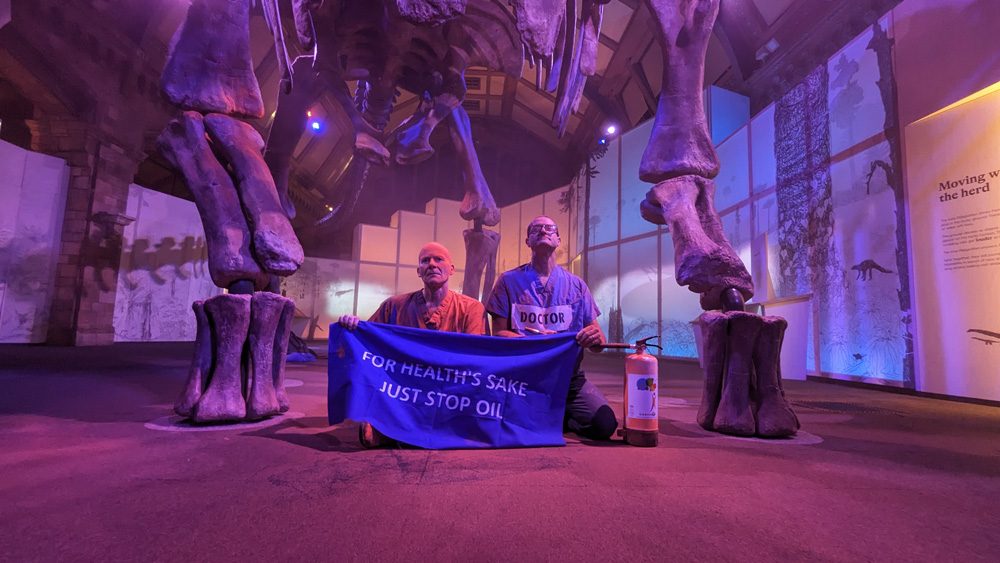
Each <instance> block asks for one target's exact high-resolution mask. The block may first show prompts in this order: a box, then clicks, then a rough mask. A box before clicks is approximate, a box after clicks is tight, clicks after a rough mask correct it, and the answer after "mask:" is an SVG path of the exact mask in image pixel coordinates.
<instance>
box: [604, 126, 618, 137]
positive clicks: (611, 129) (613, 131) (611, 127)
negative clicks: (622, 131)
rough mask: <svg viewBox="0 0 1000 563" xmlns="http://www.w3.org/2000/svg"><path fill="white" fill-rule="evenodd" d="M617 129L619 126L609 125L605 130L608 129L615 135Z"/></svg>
mask: <svg viewBox="0 0 1000 563" xmlns="http://www.w3.org/2000/svg"><path fill="white" fill-rule="evenodd" d="M617 130H618V128H617V127H615V126H614V125H608V128H607V129H605V131H607V133H608V135H614V134H615V131H617Z"/></svg>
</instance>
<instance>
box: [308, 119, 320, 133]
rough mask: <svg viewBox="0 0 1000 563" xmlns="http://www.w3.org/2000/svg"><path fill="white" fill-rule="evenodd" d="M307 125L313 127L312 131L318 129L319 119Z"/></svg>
mask: <svg viewBox="0 0 1000 563" xmlns="http://www.w3.org/2000/svg"><path fill="white" fill-rule="evenodd" d="M309 126H310V127H312V128H313V131H319V128H320V124H319V121H313V122H312V123H310V124H309Z"/></svg>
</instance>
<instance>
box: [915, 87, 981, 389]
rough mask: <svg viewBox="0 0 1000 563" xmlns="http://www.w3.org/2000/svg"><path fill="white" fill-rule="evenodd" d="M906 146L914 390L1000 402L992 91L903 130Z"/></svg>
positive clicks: (971, 98)
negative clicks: (912, 307) (913, 327)
mask: <svg viewBox="0 0 1000 563" xmlns="http://www.w3.org/2000/svg"><path fill="white" fill-rule="evenodd" d="M993 88H995V87H993ZM993 88H991V89H993ZM906 148H907V151H906V157H907V158H906V161H907V177H908V188H909V195H908V197H909V204H910V214H911V217H910V218H911V223H910V224H911V233H912V245H913V247H912V252H913V281H914V299H915V305H916V318H915V319H914V320H915V322H916V323H917V326H916V328H917V342H916V352H917V366H916V367H917V389H918V390H920V391H927V392H931V393H944V394H948V395H957V396H962V397H974V398H979V399H990V400H1000V299H998V298H997V290H998V289H1000V283H998V282H1000V90H994V91H991V92H984V93H981V94H979V95H977V96H973V97H970V98H969V99H967V100H966V101H963V102H961V103H959V104H956V105H954V106H951V107H949V108H946V109H944V110H942V111H940V112H937V113H935V114H933V115H931V116H928V117H926V118H924V119H922V120H920V121H917V122H914V123H912V124H910V125H909V126H907V128H906Z"/></svg>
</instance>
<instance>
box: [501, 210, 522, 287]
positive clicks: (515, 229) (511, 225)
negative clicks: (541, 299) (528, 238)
mask: <svg viewBox="0 0 1000 563" xmlns="http://www.w3.org/2000/svg"><path fill="white" fill-rule="evenodd" d="M500 217H501V219H500V231H499V232H500V246H499V247H498V248H497V272H498V273H499V272H506V271H507V270H510V269H512V268H516V267H517V266H519V265H520V264H523V263H524V262H526V261H527V260H521V249H522V248H525V247H524V235H523V234H522V233H521V204H520V203H515V204H513V205H508V206H507V207H504V208H503V209H501V210H500ZM525 250H527V248H525Z"/></svg>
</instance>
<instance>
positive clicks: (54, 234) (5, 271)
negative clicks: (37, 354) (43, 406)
mask: <svg viewBox="0 0 1000 563" xmlns="http://www.w3.org/2000/svg"><path fill="white" fill-rule="evenodd" d="M0 171H2V172H0V342H16V343H40V342H44V341H45V337H46V333H47V332H48V327H49V326H48V324H49V311H50V304H51V301H52V297H53V295H52V293H53V288H52V286H53V283H54V281H55V273H56V267H57V260H58V248H59V243H60V239H61V237H62V224H63V211H64V210H65V208H66V186H67V182H68V181H69V169H68V168H67V166H66V162H65V161H64V160H62V159H59V158H55V157H51V156H46V155H42V154H37V153H33V152H30V151H26V150H24V149H21V148H19V147H16V146H14V145H11V144H9V143H6V142H3V141H0ZM109 283H110V284H114V283H115V280H113V279H111V280H109Z"/></svg>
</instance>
